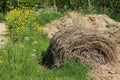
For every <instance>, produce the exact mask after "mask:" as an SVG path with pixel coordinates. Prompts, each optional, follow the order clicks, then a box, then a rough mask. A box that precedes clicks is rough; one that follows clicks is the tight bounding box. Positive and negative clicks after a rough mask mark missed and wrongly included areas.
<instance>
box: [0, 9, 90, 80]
mask: <svg viewBox="0 0 120 80" xmlns="http://www.w3.org/2000/svg"><path fill="white" fill-rule="evenodd" d="M13 13H17V16H16V15H15V14H14V15H13ZM28 13H29V14H28ZM19 14H20V16H19ZM22 14H23V15H21V11H19V10H15V11H12V12H10V13H8V15H7V19H6V22H7V24H8V27H7V28H8V30H9V31H10V34H9V35H8V39H9V41H8V43H7V44H6V45H5V47H3V48H2V49H0V80H86V76H87V73H88V72H89V67H88V66H86V65H84V64H81V63H79V62H76V61H75V60H69V61H65V63H64V65H63V66H62V67H61V68H60V69H45V68H44V67H43V66H42V65H41V64H40V62H41V54H42V52H43V51H46V49H47V47H48V46H49V41H50V39H49V38H48V37H47V35H45V34H44V32H43V31H42V30H38V27H37V26H38V25H37V24H41V25H44V24H46V23H47V22H50V21H51V20H53V19H58V18H60V17H61V15H63V14H54V13H46V14H42V15H38V16H39V17H38V16H37V19H36V18H32V19H31V16H32V17H33V15H34V14H33V13H32V14H31V11H28V12H24V11H22ZM21 16H22V17H21ZM40 16H41V17H40ZM34 17H35V16H34ZM34 20H35V21H34ZM36 20H37V21H36ZM22 21H24V22H25V23H24V22H22ZM28 21H29V22H28ZM32 21H34V22H37V23H34V22H33V24H35V25H31V23H30V22H32ZM23 23H24V24H23ZM24 25H25V26H24ZM41 25H40V27H41ZM26 26H27V27H26ZM33 26H34V28H36V29H34V28H32V27H33ZM28 27H29V28H28ZM21 29H22V30H21ZM24 29H25V30H24ZM26 29H27V30H26ZM23 32H24V34H23Z"/></svg>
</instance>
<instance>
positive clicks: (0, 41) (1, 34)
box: [0, 22, 6, 48]
mask: <svg viewBox="0 0 120 80" xmlns="http://www.w3.org/2000/svg"><path fill="white" fill-rule="evenodd" d="M5 34H6V25H5V22H1V23H0V48H1V47H2V46H3V45H4V44H5V42H6V37H5Z"/></svg>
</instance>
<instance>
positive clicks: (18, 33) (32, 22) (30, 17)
mask: <svg viewBox="0 0 120 80" xmlns="http://www.w3.org/2000/svg"><path fill="white" fill-rule="evenodd" d="M38 15H39V14H36V13H35V12H34V11H33V10H29V9H27V8H23V9H14V10H12V11H10V12H9V13H8V14H7V16H6V22H7V25H8V30H9V31H10V33H11V36H12V38H13V39H20V38H23V37H25V36H28V35H29V34H30V33H32V30H36V29H37V30H38V29H40V25H39V24H38V21H37V19H36V18H37V17H38Z"/></svg>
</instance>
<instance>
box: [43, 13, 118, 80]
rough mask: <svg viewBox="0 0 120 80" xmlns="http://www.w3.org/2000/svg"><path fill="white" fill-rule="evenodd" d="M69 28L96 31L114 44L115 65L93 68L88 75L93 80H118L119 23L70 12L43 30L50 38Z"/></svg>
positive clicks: (107, 18) (104, 16)
mask: <svg viewBox="0 0 120 80" xmlns="http://www.w3.org/2000/svg"><path fill="white" fill-rule="evenodd" d="M70 26H74V27H75V26H79V27H81V28H82V27H83V28H84V27H86V28H88V29H89V28H90V29H92V30H97V31H98V32H99V33H100V32H102V35H103V36H105V37H106V38H108V39H109V40H111V41H112V42H114V44H115V45H116V51H117V52H116V53H117V57H118V59H117V63H114V64H112V65H110V64H105V65H99V66H94V67H92V68H91V71H90V72H89V74H88V75H89V76H91V77H94V78H95V80H120V22H116V21H114V20H112V19H111V18H109V17H108V16H107V15H104V14H100V15H97V14H92V15H83V14H80V13H77V12H70V13H68V15H66V16H65V17H63V18H61V19H59V20H54V21H52V22H50V23H48V24H46V25H45V26H44V28H43V29H44V30H45V32H46V34H48V36H49V37H50V38H52V37H53V36H54V35H55V34H56V32H58V31H59V30H61V29H63V28H64V27H67V28H69V27H70ZM86 33H87V32H86ZM99 35H101V34H99Z"/></svg>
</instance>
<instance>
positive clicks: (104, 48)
mask: <svg viewBox="0 0 120 80" xmlns="http://www.w3.org/2000/svg"><path fill="white" fill-rule="evenodd" d="M97 34H98V31H93V30H90V29H87V28H80V27H69V28H64V29H62V30H60V31H59V32H57V33H56V35H55V36H53V38H52V39H51V41H50V45H49V47H48V50H47V51H46V52H45V54H43V57H42V61H43V64H44V65H45V66H46V67H47V68H52V67H60V66H61V65H62V64H63V63H64V60H66V59H71V58H73V57H75V58H77V59H78V60H80V62H84V63H87V64H89V65H90V66H94V65H96V64H107V63H110V64H113V63H115V62H116V59H117V55H116V45H115V44H114V43H113V42H112V41H111V40H109V39H106V38H105V37H104V36H100V35H99V36H98V35H97Z"/></svg>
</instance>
